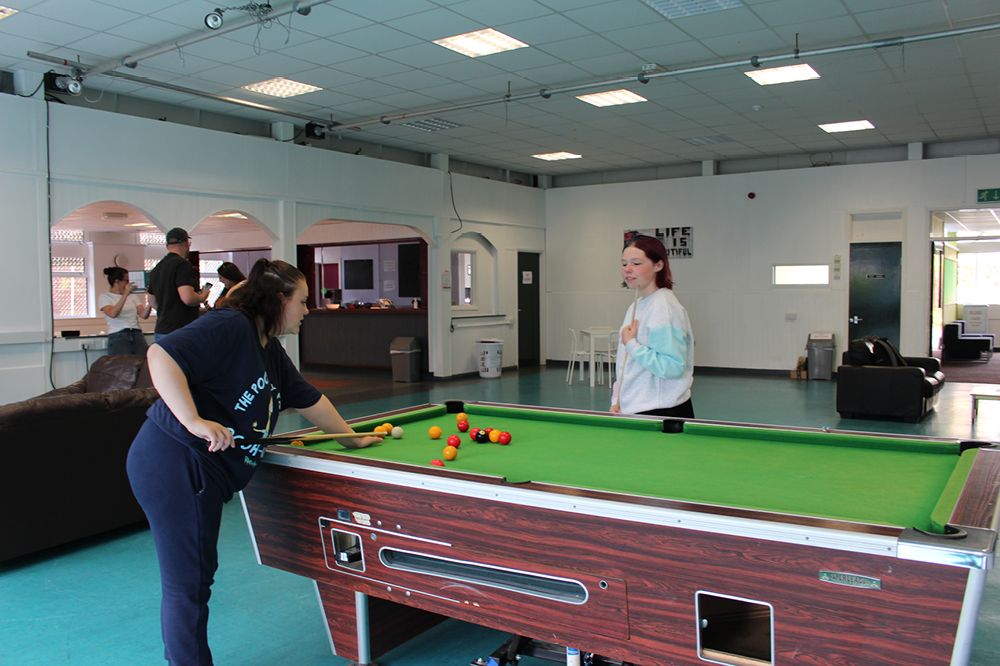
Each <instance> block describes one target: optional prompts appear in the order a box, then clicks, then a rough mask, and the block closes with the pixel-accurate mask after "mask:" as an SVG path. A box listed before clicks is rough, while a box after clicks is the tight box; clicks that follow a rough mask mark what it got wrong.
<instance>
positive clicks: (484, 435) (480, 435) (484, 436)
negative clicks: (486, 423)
mask: <svg viewBox="0 0 1000 666" xmlns="http://www.w3.org/2000/svg"><path fill="white" fill-rule="evenodd" d="M476 441H477V442H479V443H480V444H485V443H486V442H488V441H490V434H489V433H488V432H486V431H485V430H480V431H479V432H477V433H476Z"/></svg>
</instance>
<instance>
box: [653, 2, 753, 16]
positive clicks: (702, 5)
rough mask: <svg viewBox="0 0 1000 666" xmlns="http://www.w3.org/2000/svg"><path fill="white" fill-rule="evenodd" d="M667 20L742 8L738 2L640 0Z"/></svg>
mask: <svg viewBox="0 0 1000 666" xmlns="http://www.w3.org/2000/svg"><path fill="white" fill-rule="evenodd" d="M642 1H643V2H645V3H646V4H647V5H649V6H650V7H652V8H653V9H655V10H656V11H658V12H659V13H661V14H663V15H664V16H666V17H667V18H668V19H675V18H684V17H685V16H696V15H698V14H707V13H709V12H718V11H721V10H723V9H735V8H736V7H742V6H743V3H742V2H740V0H642Z"/></svg>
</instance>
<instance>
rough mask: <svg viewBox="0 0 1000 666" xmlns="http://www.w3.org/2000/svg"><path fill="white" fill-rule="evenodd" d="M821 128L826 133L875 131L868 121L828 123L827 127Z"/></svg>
mask: <svg viewBox="0 0 1000 666" xmlns="http://www.w3.org/2000/svg"><path fill="white" fill-rule="evenodd" d="M819 128H820V129H821V130H823V131H824V132H830V133H831V134H833V133H834V132H858V131H860V130H868V129H875V126H874V125H872V124H871V123H870V122H868V121H867V120H852V121H850V122H846V123H827V124H826V125H820V126H819Z"/></svg>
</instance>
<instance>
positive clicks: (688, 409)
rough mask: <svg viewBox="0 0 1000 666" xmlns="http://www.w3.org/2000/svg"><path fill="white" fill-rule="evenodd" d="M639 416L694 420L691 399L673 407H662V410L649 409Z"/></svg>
mask: <svg viewBox="0 0 1000 666" xmlns="http://www.w3.org/2000/svg"><path fill="white" fill-rule="evenodd" d="M639 413H640V414H645V415H648V416H673V417H674V418H681V419H693V418H694V405H692V404H691V398H688V399H687V400H686V401H685V402H682V403H681V404H679V405H675V406H674V407H664V408H663V409H651V410H649V411H647V412H639Z"/></svg>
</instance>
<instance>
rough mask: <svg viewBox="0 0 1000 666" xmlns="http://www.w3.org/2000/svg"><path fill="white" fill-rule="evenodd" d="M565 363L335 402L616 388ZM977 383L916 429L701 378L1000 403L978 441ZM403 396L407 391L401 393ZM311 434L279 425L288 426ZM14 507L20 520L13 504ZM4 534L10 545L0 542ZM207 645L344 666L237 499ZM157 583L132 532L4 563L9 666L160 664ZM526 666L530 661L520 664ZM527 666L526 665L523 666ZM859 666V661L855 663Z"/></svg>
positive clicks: (461, 631)
mask: <svg viewBox="0 0 1000 666" xmlns="http://www.w3.org/2000/svg"><path fill="white" fill-rule="evenodd" d="M565 372H566V371H565V367H563V368H562V369H560V368H558V367H556V368H554V369H551V370H542V371H540V372H530V371H525V372H522V373H510V372H506V371H505V372H504V375H503V376H502V377H501V378H500V379H495V380H482V381H466V380H463V381H460V382H439V383H435V384H429V387H430V388H429V389H428V390H426V391H418V392H411V391H410V390H409V389H410V388H412V387H408V386H407V385H402V384H400V385H396V386H395V387H394V386H391V385H390V386H388V387H387V388H384V393H385V394H386V397H382V398H379V399H378V400H366V401H364V402H359V403H353V404H341V405H339V408H340V411H341V413H342V414H343V415H344V416H345V417H347V418H354V417H359V416H364V415H367V414H372V413H377V412H382V411H388V410H391V409H396V408H401V407H407V406H411V405H414V404H420V403H424V402H437V401H441V400H445V399H451V398H459V399H463V400H488V401H492V402H508V403H522V404H540V405H548V406H555V407H568V408H575V409H600V410H605V409H607V406H608V402H609V395H610V391H609V390H608V389H607V388H606V387H596V388H593V389H591V388H590V387H589V386H587V385H586V384H579V383H574V385H573V386H567V385H566V383H565V381H564V378H565ZM972 388H973V385H970V384H955V383H950V384H948V385H947V386H946V387H945V389H944V390H943V391H942V396H941V403H940V404H939V406H938V409H937V410H936V412H935V413H933V414H931V415H930V416H929V417H928V418H926V419H925V420H924V421H922V422H921V423H918V424H903V423H892V422H881V421H841V420H840V419H839V417H838V415H837V413H836V411H835V410H834V390H835V385H834V384H833V383H832V382H818V381H792V380H787V379H778V378H759V377H718V376H704V377H701V376H699V377H696V380H695V390H694V397H693V402H694V407H695V413H696V414H697V415H698V417H699V418H703V419H710V420H730V421H742V422H754V423H770V424H777V425H796V426H811V427H822V426H831V427H832V428H834V429H847V430H862V431H865V430H867V431H875V432H898V433H903V434H919V435H931V436H940V437H954V438H973V437H974V438H977V439H994V440H995V439H1000V436H998V433H1000V402H990V403H983V404H982V405H981V407H980V416H979V422H978V424H977V427H976V429H975V430H974V431H973V429H972V427H971V425H970V420H971V399H970V398H969V391H970V390H971V389H972ZM395 393H398V395H396V394H395ZM302 425H303V423H302V420H301V418H300V417H298V416H297V415H295V414H286V415H282V418H281V421H280V423H279V430H285V431H287V430H292V429H296V428H298V427H301V426H302ZM6 510H11V507H7V508H6ZM0 538H2V535H0ZM219 551H220V553H219V560H220V567H219V572H218V574H217V576H216V583H215V585H214V588H213V590H214V595H213V597H212V601H211V613H212V614H211V619H210V621H209V636H210V641H211V644H212V649H213V653H214V656H215V663H216V664H217V665H218V666H275V665H279V664H293V665H295V666H342V665H343V664H345V663H346V662H345V660H343V659H340V658H337V657H333V656H331V655H330V649H329V644H328V642H327V639H326V636H325V633H324V628H323V622H322V620H321V617H320V614H319V610H318V604H317V601H316V596H315V592H314V591H313V587H312V584H311V582H310V581H308V580H305V579H302V578H299V577H297V576H294V575H292V574H287V573H283V572H280V571H276V570H274V569H271V568H268V567H261V566H258V565H257V564H256V561H255V560H254V555H253V549H252V547H251V544H250V537H249V534H248V532H247V526H246V522H245V520H244V518H243V514H242V510H241V507H240V504H239V502H238V501H234V502H231V503H230V504H229V505H228V506H227V508H226V511H225V514H224V518H223V524H222V534H221V537H220V541H219ZM506 637H507V636H506V635H505V634H503V633H501V632H497V631H493V630H490V629H484V628H482V627H477V626H474V625H468V624H464V623H460V622H457V621H449V622H446V623H444V624H443V625H441V626H439V627H437V628H436V629H434V630H432V631H429V632H427V633H426V634H424V635H423V636H421V637H420V638H418V639H415V640H414V641H411V642H410V643H407V644H406V645H403V646H401V647H399V648H397V649H396V650H394V651H393V652H391V653H390V654H388V655H386V656H385V657H383V658H382V659H380V660H379V664H381V665H382V666H468V664H469V663H470V662H472V661H473V660H475V659H477V658H480V657H486V656H488V655H489V654H490V653H491V652H492V651H493V650H494V649H496V648H497V647H499V646H500V644H501V643H502V642H503V641H504V640H505V639H506ZM162 651H163V650H162V644H161V642H160V630H159V578H158V574H157V566H156V558H155V552H154V550H153V545H152V539H151V538H150V535H149V532H148V530H147V529H146V528H145V527H144V526H135V527H131V528H125V529H122V530H118V531H116V532H112V533H109V534H106V535H102V536H100V537H94V538H91V539H86V540H83V541H79V542H77V543H74V544H70V545H68V546H64V547H60V548H54V549H51V550H49V551H45V552H42V553H37V554H34V555H29V556H25V557H22V558H18V559H16V560H12V561H8V562H5V563H0V666H36V665H37V666H117V665H121V666H144V665H147V664H148V665H156V664H163V663H164V661H163V658H162ZM522 663H524V662H522ZM997 663H1000V574H997V572H996V571H992V572H991V573H990V574H989V576H988V578H987V589H986V594H985V597H984V600H983V608H982V611H981V613H980V617H979V622H978V626H977V634H976V642H975V646H974V652H973V657H972V660H971V662H970V664H971V666H996V664H997ZM524 666H527V664H526V663H525V664H524ZM858 666H862V665H858Z"/></svg>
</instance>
